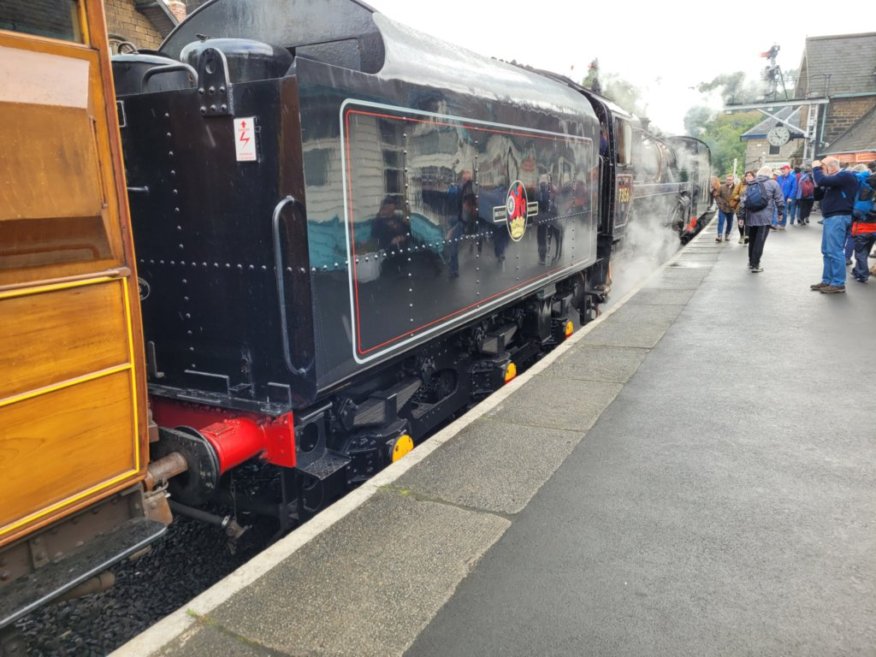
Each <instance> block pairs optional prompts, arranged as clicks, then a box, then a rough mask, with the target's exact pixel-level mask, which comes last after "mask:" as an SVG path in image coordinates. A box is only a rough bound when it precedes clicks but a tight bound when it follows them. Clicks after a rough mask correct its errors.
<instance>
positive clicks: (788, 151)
mask: <svg viewBox="0 0 876 657" xmlns="http://www.w3.org/2000/svg"><path fill="white" fill-rule="evenodd" d="M802 159H803V140H802V139H791V140H789V141H788V143H787V144H785V145H784V146H781V147H780V148H779V152H778V153H777V154H776V155H770V144H769V142H768V141H767V140H766V139H748V140H746V142H745V165H744V167H743V170H748V169H752V170H754V171H757V170H758V169H759V168H760V167H762V166H763V165H764V164H765V163H767V162H769V163H776V162H789V163H790V164H791V165H795V166H796V165H797V164H800V161H801V160H802Z"/></svg>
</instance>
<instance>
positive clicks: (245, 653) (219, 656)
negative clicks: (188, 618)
mask: <svg viewBox="0 0 876 657" xmlns="http://www.w3.org/2000/svg"><path fill="white" fill-rule="evenodd" d="M201 656H203V657H208V656H209V657H287V655H285V654H284V653H279V652H276V651H274V650H270V649H269V648H265V647H264V646H261V645H258V644H255V643H252V642H251V641H249V640H247V639H244V638H242V637H239V636H235V635H233V634H229V633H228V632H225V631H223V630H222V629H220V628H218V627H215V626H212V625H209V624H206V623H197V624H195V625H193V626H192V627H190V628H189V629H187V630H186V631H185V632H183V634H181V635H180V636H178V637H177V638H176V639H175V640H174V641H173V642H171V643H169V644H168V645H166V646H165V647H164V648H162V649H161V651H160V652H158V653H156V655H155V657H201Z"/></svg>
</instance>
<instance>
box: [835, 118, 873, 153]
mask: <svg viewBox="0 0 876 657" xmlns="http://www.w3.org/2000/svg"><path fill="white" fill-rule="evenodd" d="M873 151H876V107H874V108H873V109H871V110H870V111H869V112H867V113H866V114H865V115H864V116H862V117H861V119H860V120H859V121H858V122H857V123H855V124H854V125H853V126H852V127H851V128H849V129H848V130H846V131H845V132H844V133H843V134H841V135H840V136H839V137H837V138H836V139H834V141H833V142H832V143H831V144H830V145H828V146H827V147H825V148H824V149H823V152H824V154H825V155H837V154H840V153H862V152H873Z"/></svg>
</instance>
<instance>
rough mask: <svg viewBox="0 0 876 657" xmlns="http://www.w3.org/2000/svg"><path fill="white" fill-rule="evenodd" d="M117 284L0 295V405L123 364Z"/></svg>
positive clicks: (124, 346)
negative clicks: (53, 385) (31, 392)
mask: <svg viewBox="0 0 876 657" xmlns="http://www.w3.org/2000/svg"><path fill="white" fill-rule="evenodd" d="M123 284H124V283H123V281H121V280H116V281H109V282H104V283H95V284H90V285H83V286H79V287H73V288H69V289H62V290H56V291H53V292H42V293H38V294H27V295H24V296H18V297H12V298H6V299H4V298H2V297H0V326H2V327H3V330H2V331H0V372H3V376H2V377H0V402H2V400H3V398H6V397H10V396H13V395H18V394H22V393H25V392H27V391H29V390H33V389H35V388H44V387H46V386H50V385H52V384H56V383H58V382H61V381H66V380H68V379H73V378H76V377H80V376H84V375H86V374H89V373H91V372H95V371H98V370H103V369H106V368H109V367H113V366H116V365H121V364H125V363H127V362H128V361H129V359H130V354H129V345H128V333H127V329H126V326H125V308H124V298H123V291H122V285H123Z"/></svg>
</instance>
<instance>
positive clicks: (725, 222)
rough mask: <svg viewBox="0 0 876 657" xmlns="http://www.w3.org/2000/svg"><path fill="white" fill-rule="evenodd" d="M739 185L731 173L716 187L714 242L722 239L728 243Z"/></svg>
mask: <svg viewBox="0 0 876 657" xmlns="http://www.w3.org/2000/svg"><path fill="white" fill-rule="evenodd" d="M741 189H742V185H741V184H737V183H736V180H735V179H734V177H733V174H732V173H728V174H727V178H726V179H725V181H724V183H723V184H722V185H720V186H719V187H718V192H717V194H716V195H715V201H716V202H717V203H718V236H717V237H716V238H715V241H716V242H720V241H721V240H722V239H723V240H724V241H725V242H729V241H730V232H731V231H732V230H733V214H734V213H735V212H736V206H738V205H739V193H740V191H741Z"/></svg>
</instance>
